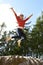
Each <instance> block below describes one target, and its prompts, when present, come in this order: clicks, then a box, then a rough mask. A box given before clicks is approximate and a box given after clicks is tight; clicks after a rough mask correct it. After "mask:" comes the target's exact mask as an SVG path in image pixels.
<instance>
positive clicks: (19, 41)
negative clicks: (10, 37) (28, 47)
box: [17, 39, 21, 47]
mask: <svg viewBox="0 0 43 65" xmlns="http://www.w3.org/2000/svg"><path fill="white" fill-rule="evenodd" d="M17 43H18V46H19V47H20V46H21V45H20V43H21V39H20V40H18V41H17Z"/></svg>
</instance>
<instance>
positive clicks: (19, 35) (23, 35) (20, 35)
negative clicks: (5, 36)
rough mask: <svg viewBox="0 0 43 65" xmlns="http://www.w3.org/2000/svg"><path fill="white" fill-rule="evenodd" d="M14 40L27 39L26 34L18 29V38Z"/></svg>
mask: <svg viewBox="0 0 43 65" xmlns="http://www.w3.org/2000/svg"><path fill="white" fill-rule="evenodd" d="M12 38H19V39H21V40H22V39H26V35H25V34H24V32H23V30H22V29H20V28H18V29H17V36H12Z"/></svg>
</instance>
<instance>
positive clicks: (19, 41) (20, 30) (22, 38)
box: [17, 28, 26, 47]
mask: <svg viewBox="0 0 43 65" xmlns="http://www.w3.org/2000/svg"><path fill="white" fill-rule="evenodd" d="M18 33H19V34H18V35H19V37H20V39H19V40H18V41H17V42H18V46H19V47H20V43H21V41H22V40H25V39H26V35H25V34H24V32H23V30H22V29H19V28H18Z"/></svg>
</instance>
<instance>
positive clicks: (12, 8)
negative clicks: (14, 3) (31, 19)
mask: <svg viewBox="0 0 43 65" xmlns="http://www.w3.org/2000/svg"><path fill="white" fill-rule="evenodd" d="M10 9H11V10H12V11H13V13H14V15H15V16H16V17H17V14H16V12H15V11H14V9H13V8H10Z"/></svg>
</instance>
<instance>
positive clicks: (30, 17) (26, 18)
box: [24, 14, 33, 22]
mask: <svg viewBox="0 0 43 65" xmlns="http://www.w3.org/2000/svg"><path fill="white" fill-rule="evenodd" d="M32 16H33V14H31V15H30V16H29V17H27V18H26V19H25V20H24V21H25V22H26V21H27V20H28V19H30V18H31V17H32Z"/></svg>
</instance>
